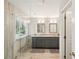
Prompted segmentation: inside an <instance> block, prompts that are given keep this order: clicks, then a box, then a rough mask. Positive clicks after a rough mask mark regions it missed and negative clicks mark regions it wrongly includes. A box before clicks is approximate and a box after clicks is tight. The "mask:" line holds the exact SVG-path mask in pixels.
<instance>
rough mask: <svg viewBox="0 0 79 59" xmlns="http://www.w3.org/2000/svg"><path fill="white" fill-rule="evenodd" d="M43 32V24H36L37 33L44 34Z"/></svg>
mask: <svg viewBox="0 0 79 59" xmlns="http://www.w3.org/2000/svg"><path fill="white" fill-rule="evenodd" d="M44 32H45V24H44V23H39V24H37V33H44Z"/></svg>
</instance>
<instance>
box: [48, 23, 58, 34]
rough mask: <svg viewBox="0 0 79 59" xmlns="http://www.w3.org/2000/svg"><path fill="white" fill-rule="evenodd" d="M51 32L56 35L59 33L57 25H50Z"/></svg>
mask: <svg viewBox="0 0 79 59" xmlns="http://www.w3.org/2000/svg"><path fill="white" fill-rule="evenodd" d="M49 32H50V33H56V32H57V23H50V24H49Z"/></svg>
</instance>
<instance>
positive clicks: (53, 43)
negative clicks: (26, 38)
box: [32, 37, 59, 49]
mask: <svg viewBox="0 0 79 59" xmlns="http://www.w3.org/2000/svg"><path fill="white" fill-rule="evenodd" d="M32 48H48V49H50V48H51V49H59V37H32Z"/></svg>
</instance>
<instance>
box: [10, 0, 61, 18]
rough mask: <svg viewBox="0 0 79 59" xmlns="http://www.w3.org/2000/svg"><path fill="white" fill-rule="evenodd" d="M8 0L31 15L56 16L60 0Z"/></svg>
mask: <svg viewBox="0 0 79 59" xmlns="http://www.w3.org/2000/svg"><path fill="white" fill-rule="evenodd" d="M44 1H45V2H44V3H43V0H10V2H11V3H12V4H14V5H15V6H16V7H18V8H19V9H20V10H22V11H23V12H24V13H25V14H26V16H31V17H58V16H59V7H60V1H61V0H44Z"/></svg>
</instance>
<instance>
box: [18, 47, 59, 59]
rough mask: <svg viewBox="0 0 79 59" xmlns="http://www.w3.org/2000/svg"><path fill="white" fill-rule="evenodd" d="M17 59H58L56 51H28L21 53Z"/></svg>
mask: <svg viewBox="0 0 79 59" xmlns="http://www.w3.org/2000/svg"><path fill="white" fill-rule="evenodd" d="M17 59H59V50H58V49H30V50H28V51H24V52H22V53H21V56H18V57H17Z"/></svg>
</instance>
